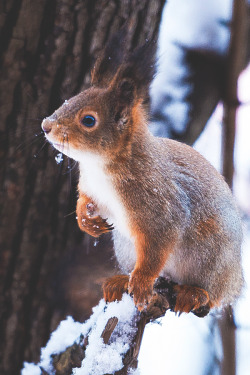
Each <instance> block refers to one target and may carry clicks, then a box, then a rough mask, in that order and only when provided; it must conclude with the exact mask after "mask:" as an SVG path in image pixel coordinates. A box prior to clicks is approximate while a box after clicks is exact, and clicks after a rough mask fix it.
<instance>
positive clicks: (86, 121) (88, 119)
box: [81, 115, 96, 128]
mask: <svg viewBox="0 0 250 375" xmlns="http://www.w3.org/2000/svg"><path fill="white" fill-rule="evenodd" d="M81 123H82V125H84V126H86V127H87V128H92V127H93V126H94V125H95V123H96V119H95V118H94V117H93V116H91V115H87V116H84V117H83V118H82V119H81Z"/></svg>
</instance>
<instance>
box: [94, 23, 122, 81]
mask: <svg viewBox="0 0 250 375" xmlns="http://www.w3.org/2000/svg"><path fill="white" fill-rule="evenodd" d="M126 40H127V29H126V27H122V28H121V29H120V30H119V31H118V32H117V33H115V34H114V35H113V36H112V37H111V38H110V39H109V40H108V42H107V44H106V46H105V48H104V50H103V51H102V53H101V55H100V56H99V57H98V59H97V61H96V63H95V65H94V68H93V71H92V74H91V81H92V84H93V85H95V86H101V87H102V86H105V85H107V84H108V83H109V82H110V81H111V80H112V78H113V77H114V75H115V74H116V72H117V70H118V68H119V66H120V65H121V64H122V62H123V61H124V55H125V52H126Z"/></svg>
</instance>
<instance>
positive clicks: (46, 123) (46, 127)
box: [42, 117, 54, 134]
mask: <svg viewBox="0 0 250 375" xmlns="http://www.w3.org/2000/svg"><path fill="white" fill-rule="evenodd" d="M53 121H54V119H52V118H51V117H47V118H45V119H44V120H43V122H42V129H43V131H44V133H45V134H49V133H50V132H51V130H52V126H53Z"/></svg>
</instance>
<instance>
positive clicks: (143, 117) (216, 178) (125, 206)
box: [42, 43, 243, 312]
mask: <svg viewBox="0 0 250 375" xmlns="http://www.w3.org/2000/svg"><path fill="white" fill-rule="evenodd" d="M111 44H112V43H111ZM123 45H124V43H123ZM111 47H112V45H111ZM111 47H110V46H109V47H107V50H104V53H103V55H102V56H101V57H100V59H99V61H98V63H97V65H96V67H95V69H94V71H93V74H92V86H91V87H90V88H89V89H88V90H85V91H84V92H82V93H80V94H79V95H77V96H76V97H74V98H71V99H70V100H69V101H68V104H67V105H66V104H64V105H63V106H62V107H60V108H59V109H58V110H57V111H56V112H55V113H54V114H53V115H52V116H50V117H49V118H48V119H45V120H44V121H43V125H42V126H43V129H44V131H45V132H46V136H47V138H48V140H49V141H51V142H52V143H53V145H54V146H55V147H56V148H57V149H59V150H60V151H63V152H65V153H66V154H68V155H69V156H71V157H73V158H74V159H75V160H77V161H79V169H80V179H79V199H78V202H77V218H78V219H77V220H78V225H79V227H80V229H81V230H83V231H86V232H87V233H89V234H90V235H92V236H95V237H96V236H98V235H100V234H102V233H106V232H108V231H110V230H112V229H113V226H114V231H113V238H114V243H115V251H116V256H117V259H118V262H119V264H120V266H121V268H122V269H123V270H124V272H125V273H127V274H128V273H130V276H126V275H122V276H119V275H118V276H114V277H113V278H110V279H109V280H107V281H106V283H105V284H104V297H105V299H106V300H107V301H112V300H114V299H120V298H121V295H122V292H123V291H124V290H127V289H128V291H129V293H131V294H132V295H133V298H134V302H135V304H136V305H137V306H138V308H139V309H142V308H143V307H144V305H145V304H146V303H147V302H148V301H149V299H150V298H151V294H152V288H153V284H154V281H155V279H156V278H157V277H158V276H159V275H160V274H163V275H165V276H168V277H170V278H171V279H172V280H173V281H174V282H177V283H179V284H182V285H177V286H176V287H175V289H174V290H175V293H176V305H175V311H180V312H189V311H191V310H192V311H193V310H194V311H199V309H200V308H203V307H204V308H206V307H209V308H210V307H213V306H214V305H220V304H223V303H231V302H233V301H234V300H235V298H237V297H238V296H239V294H240V291H241V288H242V284H243V277H242V269H241V251H240V247H241V240H242V239H241V224H240V219H239V215H238V213H237V209H236V207H235V203H234V200H233V198H232V195H231V192H230V189H229V188H228V186H227V185H226V183H225V181H224V180H223V178H222V177H221V176H220V175H219V173H218V172H217V171H216V170H215V169H214V168H213V167H212V166H211V165H210V164H209V163H208V162H207V161H206V160H205V159H204V158H203V157H202V156H201V155H200V154H199V153H197V152H196V151H195V150H193V149H192V148H191V147H189V146H186V145H184V144H181V143H178V142H175V141H172V140H168V139H161V138H155V137H153V136H152V135H151V134H150V133H149V131H148V129H147V107H146V106H145V104H144V100H145V99H146V98H147V89H148V85H149V83H150V81H151V79H152V72H151V70H152V69H151V64H152V59H153V54H152V52H150V51H149V49H148V47H147V48H145V49H141V50H139V51H136V52H135V53H134V54H130V55H129V54H128V57H124V56H123V60H124V61H123V60H122V56H120V55H119V56H118V57H117V56H115V55H114V54H115V53H116V51H117V50H116V49H115V48H111ZM107 51H108V52H107ZM150 53H151V55H150ZM148 54H149V55H148ZM86 115H91V116H93V117H94V118H95V123H94V125H93V127H90V128H88V127H86V126H84V125H83V123H82V121H83V119H84V117H85V116H86ZM102 189H103V190H104V192H103V191H102ZM106 215H107V216H106ZM106 219H108V221H107V220H106ZM111 220H112V221H111ZM113 220H114V222H113ZM112 224H113V226H112Z"/></svg>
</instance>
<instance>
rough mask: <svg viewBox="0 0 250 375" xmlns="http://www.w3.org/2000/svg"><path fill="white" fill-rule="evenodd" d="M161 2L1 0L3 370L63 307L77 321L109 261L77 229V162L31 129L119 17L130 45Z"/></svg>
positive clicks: (86, 73) (155, 20)
mask: <svg viewBox="0 0 250 375" xmlns="http://www.w3.org/2000/svg"><path fill="white" fill-rule="evenodd" d="M163 3H164V1H163V0H154V1H149V0H141V1H136V0H132V1H131V0H124V1H121V2H120V1H116V0H64V1H62V0H55V1H50V0H36V1H29V0H8V1H2V2H1V5H0V8H1V9H0V45H1V60H0V69H1V73H0V76H1V80H0V101H1V105H0V166H1V167H0V168H1V171H0V172H1V173H0V181H1V197H0V210H1V219H0V220H1V226H0V249H1V255H0V256H1V259H0V285H1V294H0V319H1V327H0V330H1V340H0V353H1V357H0V373H1V374H3V375H14V374H18V373H19V371H20V368H21V367H22V363H23V361H24V360H25V361H31V362H33V361H37V360H38V359H39V352H40V348H41V347H42V346H43V345H44V344H45V343H46V341H47V340H48V337H49V334H50V332H51V331H52V330H53V329H54V328H55V327H56V326H57V324H58V323H59V321H60V320H62V319H63V318H65V316H66V315H67V314H72V315H73V316H74V317H75V318H76V319H79V320H84V319H85V318H86V317H87V316H88V315H89V313H90V310H91V307H92V306H93V305H95V304H96V303H97V301H98V300H99V298H100V290H101V288H100V286H99V284H101V282H102V280H103V279H104V278H105V277H106V276H107V275H110V270H111V267H110V264H109V263H108V261H107V259H109V258H110V252H109V251H110V249H109V245H108V244H106V243H105V242H103V241H101V243H100V244H98V245H97V246H96V247H94V246H93V242H92V240H90V239H89V238H88V237H87V236H85V237H84V236H83V235H82V234H81V233H80V231H79V230H78V228H77V225H76V222H75V214H74V210H75V199H76V193H75V191H76V189H75V185H76V176H77V168H74V169H73V170H71V169H72V167H73V165H72V163H71V162H70V161H68V160H67V159H65V160H64V161H63V163H61V164H60V165H57V164H56V163H55V160H54V157H55V153H54V151H53V150H52V149H51V147H50V146H48V144H44V140H43V136H42V134H41V133H40V123H41V120H42V118H43V117H45V116H48V115H50V114H51V113H52V112H53V111H54V110H55V109H56V108H57V107H58V106H59V105H61V104H62V102H63V101H64V100H65V99H67V98H69V97H71V96H72V95H74V94H76V93H78V92H79V91H80V90H81V89H83V88H84V87H86V86H87V85H88V83H89V80H90V69H91V66H92V64H93V61H94V60H95V58H96V57H97V56H98V53H99V51H100V50H101V49H102V48H103V46H104V44H105V42H106V41H107V39H108V37H109V36H110V35H111V34H112V33H113V32H115V31H116V30H117V29H118V28H119V27H120V26H121V25H122V24H123V23H124V21H125V20H130V21H131V23H132V28H131V43H132V47H135V46H137V45H138V44H141V43H142V42H143V40H145V38H151V37H156V36H157V32H158V25H159V22H160V16H161V10H162V6H163ZM35 135H37V136H35ZM70 177H71V181H72V182H70V183H69V178H70ZM70 184H71V185H70ZM72 212H73V214H71V215H69V214H70V213H72ZM79 264H82V267H79V266H78V265H79ZM112 269H113V266H112Z"/></svg>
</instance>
